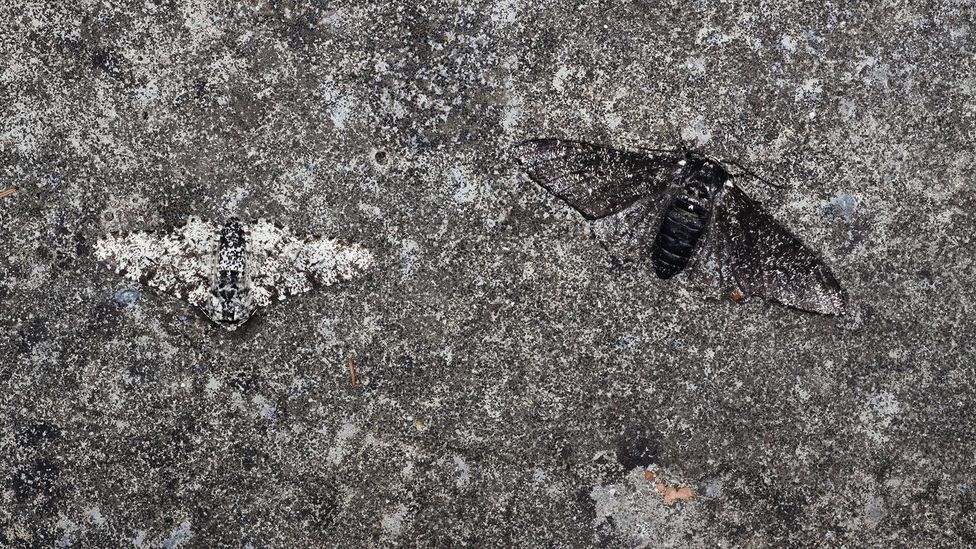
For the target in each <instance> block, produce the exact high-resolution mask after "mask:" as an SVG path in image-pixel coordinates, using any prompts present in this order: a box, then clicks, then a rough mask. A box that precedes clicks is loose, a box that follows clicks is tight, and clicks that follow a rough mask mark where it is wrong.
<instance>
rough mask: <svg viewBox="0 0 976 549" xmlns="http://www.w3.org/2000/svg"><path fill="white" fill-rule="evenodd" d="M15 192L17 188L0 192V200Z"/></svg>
mask: <svg viewBox="0 0 976 549" xmlns="http://www.w3.org/2000/svg"><path fill="white" fill-rule="evenodd" d="M15 192H17V187H10V188H9V189H4V190H2V191H0V198H4V197H7V196H10V195H12V194H14V193H15Z"/></svg>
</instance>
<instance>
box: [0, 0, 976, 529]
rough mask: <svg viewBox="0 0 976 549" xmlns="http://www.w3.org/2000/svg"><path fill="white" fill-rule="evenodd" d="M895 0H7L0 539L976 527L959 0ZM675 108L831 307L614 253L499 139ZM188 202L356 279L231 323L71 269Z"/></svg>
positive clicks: (656, 139) (640, 122)
mask: <svg viewBox="0 0 976 549" xmlns="http://www.w3.org/2000/svg"><path fill="white" fill-rule="evenodd" d="M883 4H886V3H878V2H861V3H848V2H839V3H820V2H810V3H797V2H782V3H749V4H740V3H732V2H722V1H718V0H703V1H700V2H691V3H688V2H677V1H675V2H670V3H656V2H644V1H632V2H610V1H592V2H584V3H570V2H541V1H539V2H535V1H533V2H527V1H516V0H500V1H497V2H468V1H464V2H460V1H459V2H447V1H433V2H424V3H416V4H413V3H388V4H381V3H361V2H310V1H300V0H291V1H288V0H281V1H274V2H269V1H268V0H251V1H242V2H235V1H229V0H226V1H223V0H191V1H187V2H176V1H171V0H146V1H141V2H132V3H125V2H108V1H107V0H106V1H98V0H76V1H74V2H66V3H63V4H61V3H53V2H41V1H39V0H38V1H25V0H8V1H5V2H4V3H3V5H2V7H0V17H2V20H3V25H2V28H0V44H2V45H0V56H2V57H0V187H2V188H6V187H10V186H16V187H17V188H18V191H17V192H16V193H15V194H13V195H10V196H5V197H3V198H0V223H2V227H3V238H2V239H0V277H2V278H0V300H2V305H0V306H2V309H0V330H2V332H0V334H2V335H0V337H2V343H0V361H2V368H0V422H2V428H0V458H2V459H0V482H2V491H0V546H2V547H58V546H61V547H125V546H135V547H165V548H176V547H179V548H187V547H331V546H341V547H389V546H422V547H449V546H469V547H503V546H504V547H509V546H524V547H715V546H728V547H767V546H850V547H856V546H861V547H864V546H875V547H880V546H888V547H899V546H901V547H962V546H971V545H973V544H974V543H976V524H974V516H976V513H974V510H976V494H974V489H976V487H974V478H976V466H974V460H976V442H974V434H976V432H974V431H976V428H974V420H976V408H974V404H976V402H974V400H976V399H974V390H976V386H974V385H976V372H974V362H973V350H972V346H973V338H974V336H976V322H974V317H976V310H974V307H976V291H974V290H976V289H974V283H973V280H974V278H976V262H974V257H976V255H974V254H976V242H974V239H973V232H974V229H976V220H974V213H973V212H974V210H976V196H974V193H973V176H972V174H973V169H974V166H973V164H974V156H973V155H974V152H973V145H974V141H976V140H974V121H976V76H974V70H973V63H974V54H976V47H974V46H976V36H974V29H973V24H972V22H973V20H974V18H976V13H974V7H973V5H972V3H970V2H962V1H953V0H941V1H936V2H911V1H909V2H898V3H890V4H889V5H883ZM679 135H680V136H681V137H683V138H684V139H685V140H688V141H690V142H691V143H693V144H694V145H696V146H698V147H700V148H701V150H703V151H705V152H707V153H709V154H711V155H713V156H717V157H734V158H738V159H740V160H741V161H742V162H744V163H747V164H748V165H749V166H751V167H753V168H754V169H755V170H757V171H759V172H760V173H762V174H763V175H765V176H767V177H770V178H773V179H775V180H777V181H780V182H785V183H787V184H788V185H789V188H788V189H786V190H782V191H775V190H773V189H769V188H766V187H764V186H762V185H750V186H749V192H750V193H751V194H752V195H753V196H756V197H760V198H762V199H763V200H764V201H765V202H766V204H767V206H768V207H769V209H770V210H771V211H772V212H773V213H774V215H775V216H776V217H777V218H778V219H779V220H781V221H782V222H783V223H784V224H785V225H787V226H788V227H790V228H791V229H792V230H793V231H794V232H796V233H797V234H799V235H801V236H802V238H803V239H804V240H805V241H806V242H807V243H809V244H810V245H811V246H812V247H813V248H815V249H817V250H819V251H820V252H822V254H823V257H824V258H825V259H826V260H827V261H828V263H829V264H830V265H831V266H832V267H833V269H834V272H835V273H836V274H837V275H838V277H839V278H840V279H841V280H842V282H843V283H844V284H845V285H846V287H847V289H848V291H849V292H850V295H851V304H852V307H853V309H854V312H853V313H852V314H850V315H848V316H847V317H844V318H841V319H835V318H825V317H818V316H815V315H810V314H804V313H799V312H796V311H793V310H789V309H786V308H784V307H780V306H778V305H776V304H772V303H764V302H761V301H753V302H750V303H748V304H745V305H735V304H731V303H718V302H709V301H704V300H702V299H701V297H700V295H699V294H698V293H697V291H696V289H695V288H694V287H693V286H692V285H691V284H689V283H687V282H679V281H674V282H661V281H659V280H657V279H655V278H654V275H653V274H652V273H651V271H650V270H649V269H647V268H644V269H636V270H620V269H616V268H614V267H613V265H612V263H611V262H610V261H609V260H608V258H607V256H606V254H605V253H604V251H603V250H602V248H600V247H599V245H597V244H596V243H595V242H594V241H593V240H592V238H590V236H589V235H588V233H587V228H586V222H585V221H584V220H583V219H581V218H580V217H579V216H578V215H576V214H575V213H573V212H572V211H570V209H569V208H568V207H566V206H565V205H563V204H560V203H558V202H557V201H555V200H553V199H552V198H550V197H549V196H547V195H546V194H545V193H544V192H543V191H541V190H540V189H539V188H537V187H535V186H533V185H532V184H530V183H527V182H526V181H525V180H524V179H523V178H522V177H520V176H519V175H518V173H517V172H516V170H515V166H514V164H513V162H512V159H511V158H510V157H509V155H508V154H507V153H506V150H507V148H508V147H509V146H510V145H511V144H513V143H515V142H517V141H519V140H522V139H525V138H529V137H538V136H558V137H571V138H583V139H588V140H592V141H599V142H607V143H613V144H616V145H619V146H628V147H636V146H645V147H653V146H667V145H670V144H673V143H674V142H675V141H676V139H677V137H678V136H679ZM191 213H192V214H196V215H202V216H206V217H211V218H223V217H225V216H227V215H230V214H237V215H240V216H242V217H245V218H249V219H253V218H258V217H266V218H271V219H274V220H277V221H279V222H282V223H286V224H288V225H289V226H291V227H293V228H294V229H295V230H296V231H300V232H310V233H321V234H327V235H330V236H341V237H344V238H351V239H354V240H358V241H360V242H363V243H364V244H366V245H367V246H369V247H370V248H372V249H373V250H374V251H375V252H376V253H377V254H378V257H379V258H380V259H379V265H378V266H377V267H376V268H375V269H374V270H373V272H372V273H371V274H370V275H369V276H368V277H366V278H364V279H360V280H358V281H355V282H353V283H351V284H348V285H345V286H342V287H338V288H327V289H324V290H322V291H317V292H313V293H310V294H306V295H305V296H302V297H301V298H295V299H292V300H289V301H286V302H284V303H282V304H281V305H279V306H276V307H271V308H269V309H267V310H266V311H264V312H263V313H262V314H261V315H260V317H258V318H255V319H254V320H252V321H251V322H250V323H249V324H248V325H247V326H246V328H245V329H242V330H241V331H239V332H234V333H230V334H228V333H225V332H224V330H221V329H220V328H218V327H216V326H214V325H213V324H212V323H210V322H209V321H207V320H206V319H205V318H204V317H202V315H200V314H198V313H197V312H196V311H194V310H193V309H192V308H190V307H189V306H188V305H186V304H185V303H184V302H181V301H179V300H176V299H174V298H171V297H168V296H165V295H158V294H154V293H153V292H151V291H149V290H147V289H146V288H143V287H139V286H138V285H132V284H129V283H127V282H125V281H123V280H122V279H120V278H119V277H118V276H116V275H115V274H114V273H112V272H109V271H107V270H106V269H104V268H103V267H102V266H100V265H99V264H97V263H96V262H95V261H94V260H93V259H92V257H91V247H92V243H93V242H94V240H95V239H97V238H98V236H99V235H101V234H103V233H105V232H108V231H115V230H134V229H143V228H151V227H166V226H169V225H173V224H175V223H177V222H179V221H180V220H182V219H185V218H186V217H187V216H188V215H190V214H191ZM349 357H352V358H353V360H354V362H355V365H356V371H357V376H358V384H357V385H355V386H353V385H352V384H351V383H350V379H349V374H348V369H347V358H349ZM645 467H649V468H650V469H649V473H647V474H645ZM651 474H653V475H654V480H648V478H649V477H650V475H651ZM659 483H660V486H661V488H658V484H659ZM668 487H672V488H677V487H690V488H691V489H692V490H693V493H694V496H693V497H691V498H689V499H685V500H679V501H674V502H672V504H671V505H665V503H664V499H663V495H662V493H661V492H660V490H665V491H666V490H667V488H668Z"/></svg>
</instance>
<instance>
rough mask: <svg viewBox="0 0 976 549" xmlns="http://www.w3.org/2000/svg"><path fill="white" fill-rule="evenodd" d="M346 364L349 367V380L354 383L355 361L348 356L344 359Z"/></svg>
mask: <svg viewBox="0 0 976 549" xmlns="http://www.w3.org/2000/svg"><path fill="white" fill-rule="evenodd" d="M346 366H347V367H348V368H349V381H350V382H352V384H353V385H355V384H356V361H355V360H353V359H352V357H349V358H347V359H346Z"/></svg>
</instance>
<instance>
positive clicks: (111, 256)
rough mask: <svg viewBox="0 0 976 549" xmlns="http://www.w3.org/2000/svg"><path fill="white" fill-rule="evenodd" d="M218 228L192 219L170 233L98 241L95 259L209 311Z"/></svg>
mask: <svg viewBox="0 0 976 549" xmlns="http://www.w3.org/2000/svg"><path fill="white" fill-rule="evenodd" d="M216 248H217V239H216V233H215V227H214V226H213V225H212V224H211V223H209V222H207V221H204V220H202V219H198V218H195V217H191V218H189V219H188V220H187V221H186V223H185V224H183V225H181V226H178V227H175V228H174V229H172V230H168V231H134V232H130V233H123V234H111V235H107V236H105V237H103V238H101V239H99V240H98V242H97V243H96V244H95V247H94V256H95V258H96V259H98V260H99V261H102V262H104V263H105V264H106V265H108V266H109V267H111V268H112V269H113V270H115V271H116V272H118V273H119V274H121V275H122V276H124V277H125V278H127V279H129V280H134V281H137V282H141V283H143V284H146V285H148V286H151V287H153V288H156V289H158V290H160V291H162V292H164V293H168V294H171V295H174V296H176V297H178V298H180V299H185V300H187V301H188V302H190V303H191V304H193V305H196V306H198V307H205V306H207V304H208V300H209V297H210V287H211V285H212V283H213V280H212V276H213V265H214V261H215V255H214V254H215V251H216Z"/></svg>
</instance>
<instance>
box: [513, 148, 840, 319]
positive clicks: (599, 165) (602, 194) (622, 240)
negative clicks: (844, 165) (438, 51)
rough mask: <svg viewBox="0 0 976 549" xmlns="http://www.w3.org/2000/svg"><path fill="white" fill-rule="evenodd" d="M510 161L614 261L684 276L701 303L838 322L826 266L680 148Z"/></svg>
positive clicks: (576, 151)
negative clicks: (782, 310)
mask: <svg viewBox="0 0 976 549" xmlns="http://www.w3.org/2000/svg"><path fill="white" fill-rule="evenodd" d="M514 153H515V155H516V157H517V158H518V160H519V162H520V163H521V164H522V166H523V168H524V169H525V171H526V173H527V174H528V176H529V178H530V179H532V180H533V181H535V182H536V183H538V184H539V185H541V186H542V187H543V188H545V189H546V190H547V191H549V192H550V193H552V194H553V195H555V196H556V197H557V198H559V199H561V200H563V201H564V202H566V203H567V204H569V205H570V206H572V207H573V208H574V209H576V210H577V211H579V212H580V213H581V214H583V216H584V217H586V218H587V219H590V220H593V222H594V233H595V235H596V237H597V238H598V239H599V241H600V242H601V243H602V244H603V245H604V246H605V247H606V248H607V250H608V251H609V252H610V253H611V255H613V256H614V257H615V258H616V259H618V260H619V261H622V262H641V261H644V260H648V259H649V260H650V261H651V263H652V266H653V268H654V271H655V274H656V275H657V276H658V277H659V278H662V279H668V278H671V277H673V276H676V275H678V274H679V273H686V276H691V277H692V278H694V279H697V280H698V282H699V283H701V284H702V285H703V286H704V287H705V289H706V290H707V291H708V293H709V295H712V296H716V297H719V296H727V297H729V298H731V299H733V300H735V301H743V300H746V299H748V298H749V297H751V296H761V297H764V298H768V299H772V300H775V301H778V302H780V303H783V304H786V305H789V306H792V307H796V308H798V309H803V310H806V311H812V312H816V313H822V314H843V313H844V310H845V307H846V294H845V292H844V290H843V289H842V288H841V286H840V284H839V283H838V282H837V279H836V278H835V277H834V275H833V273H831V271H830V269H829V268H828V267H827V265H826V264H825V263H824V262H823V260H821V259H820V258H819V257H818V256H817V255H816V254H815V253H814V252H813V251H812V250H810V248H808V247H806V246H805V245H804V244H803V243H802V242H800V241H799V240H798V239H797V238H796V237H794V236H793V235H792V234H790V232H789V231H787V230H786V229H785V228H783V226H782V225H780V224H779V223H777V222H776V221H775V220H774V219H773V218H772V216H770V215H769V214H768V213H767V212H766V211H765V210H764V209H763V208H762V207H761V206H760V205H759V203H758V202H756V201H754V200H752V199H751V198H749V196H748V195H746V194H745V193H744V192H743V191H742V190H741V189H740V188H739V187H738V186H737V185H736V184H735V179H736V177H737V175H733V174H731V173H730V172H729V171H728V170H727V169H726V168H725V167H724V166H723V165H722V163H720V162H718V161H715V160H713V159H711V158H708V157H706V156H704V155H701V154H699V153H695V152H691V151H688V150H685V149H678V150H652V151H647V152H630V151H623V150H618V149H613V148H609V147H603V146H600V145H594V144H590V143H584V142H580V141H568V140H562V139H537V140H532V141H526V142H523V143H520V144H519V145H516V147H515V148H514Z"/></svg>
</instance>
